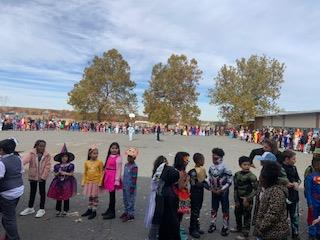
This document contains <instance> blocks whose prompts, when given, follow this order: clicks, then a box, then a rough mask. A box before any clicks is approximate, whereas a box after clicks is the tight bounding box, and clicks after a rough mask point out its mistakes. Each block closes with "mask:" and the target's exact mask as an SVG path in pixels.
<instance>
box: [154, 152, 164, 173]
mask: <svg viewBox="0 0 320 240" xmlns="http://www.w3.org/2000/svg"><path fill="white" fill-rule="evenodd" d="M166 161H167V159H166V158H165V157H164V156H162V155H161V156H159V157H157V159H156V160H155V161H154V163H153V170H152V176H153V175H154V174H155V173H156V171H157V169H158V167H159V166H160V165H161V164H162V163H164V162H166Z"/></svg>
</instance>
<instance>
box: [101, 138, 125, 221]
mask: <svg viewBox="0 0 320 240" xmlns="http://www.w3.org/2000/svg"><path fill="white" fill-rule="evenodd" d="M121 171H122V160H121V156H120V146H119V144H118V143H116V142H114V143H111V145H110V148H109V151H108V155H107V158H106V162H105V164H104V176H103V183H102V184H103V188H104V189H105V190H107V191H108V192H109V196H110V198H109V199H110V200H109V207H108V209H107V211H106V212H105V213H103V214H102V216H103V219H114V218H115V217H116V190H120V189H122V183H121Z"/></svg>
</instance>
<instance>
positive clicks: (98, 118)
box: [97, 109, 102, 122]
mask: <svg viewBox="0 0 320 240" xmlns="http://www.w3.org/2000/svg"><path fill="white" fill-rule="evenodd" d="M101 111H102V110H101V109H98V111H97V121H98V122H101Z"/></svg>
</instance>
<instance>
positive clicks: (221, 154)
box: [212, 148, 224, 158]
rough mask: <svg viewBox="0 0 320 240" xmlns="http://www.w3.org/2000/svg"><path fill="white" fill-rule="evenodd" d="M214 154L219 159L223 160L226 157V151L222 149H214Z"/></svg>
mask: <svg viewBox="0 0 320 240" xmlns="http://www.w3.org/2000/svg"><path fill="white" fill-rule="evenodd" d="M212 154H216V155H218V156H219V157H221V158H223V157H224V151H223V150H222V149H221V148H214V149H212Z"/></svg>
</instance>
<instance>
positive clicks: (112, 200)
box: [109, 191, 116, 211]
mask: <svg viewBox="0 0 320 240" xmlns="http://www.w3.org/2000/svg"><path fill="white" fill-rule="evenodd" d="M109 196H110V200H109V210H111V211H115V209H116V191H113V192H109Z"/></svg>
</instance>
